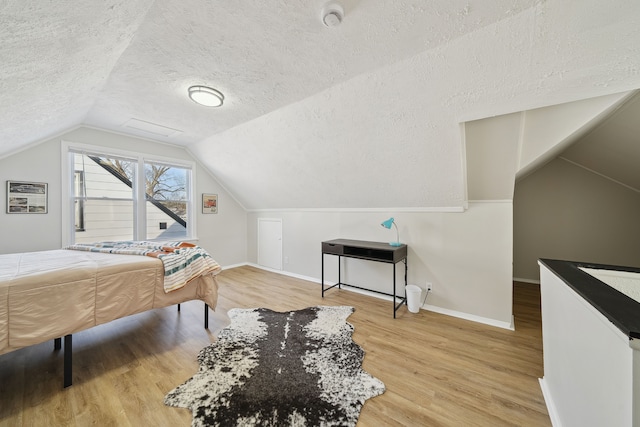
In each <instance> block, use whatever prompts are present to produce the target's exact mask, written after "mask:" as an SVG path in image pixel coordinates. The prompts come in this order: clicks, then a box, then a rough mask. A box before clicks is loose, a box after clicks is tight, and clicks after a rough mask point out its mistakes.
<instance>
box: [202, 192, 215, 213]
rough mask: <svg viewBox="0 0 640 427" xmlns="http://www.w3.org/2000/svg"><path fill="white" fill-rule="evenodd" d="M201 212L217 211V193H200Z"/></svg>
mask: <svg viewBox="0 0 640 427" xmlns="http://www.w3.org/2000/svg"><path fill="white" fill-rule="evenodd" d="M202 213H203V214H217V213H218V195H217V194H206V193H203V194H202Z"/></svg>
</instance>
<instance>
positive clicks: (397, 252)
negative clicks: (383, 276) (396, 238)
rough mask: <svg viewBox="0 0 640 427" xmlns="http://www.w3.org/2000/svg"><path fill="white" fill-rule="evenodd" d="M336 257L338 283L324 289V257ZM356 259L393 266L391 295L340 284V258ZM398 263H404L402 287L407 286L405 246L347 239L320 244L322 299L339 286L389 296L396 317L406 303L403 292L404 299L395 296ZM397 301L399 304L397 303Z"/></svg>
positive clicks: (405, 295) (405, 296) (405, 294)
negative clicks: (327, 292) (330, 290)
mask: <svg viewBox="0 0 640 427" xmlns="http://www.w3.org/2000/svg"><path fill="white" fill-rule="evenodd" d="M325 254H328V255H336V256H337V257H338V283H336V284H334V285H331V286H329V287H328V288H325V286H324V255H325ZM341 257H345V258H358V259H365V260H369V261H377V262H386V263H388V264H393V294H389V293H386V292H380V291H375V290H373V289H367V288H362V287H359V286H354V285H349V284H347V283H342V279H341V276H340V270H341V262H340V258H341ZM400 261H404V285H405V287H406V286H407V245H404V244H402V245H400V246H391V245H390V244H388V243H381V242H365V241H362V240H347V239H335V240H328V241H326V242H322V279H321V280H322V283H321V284H322V298H324V293H325V291H328V290H329V289H331V288H334V287H336V286H337V287H338V288H339V289H340V288H341V285H345V286H350V287H352V288H357V289H362V290H365V291H369V292H375V293H378V294H383V295H389V296H392V297H393V318H394V319H395V317H396V311H398V308H400V307H401V306H402V304H406V303H407V293H406V290H405V292H404V297H399V296H397V295H396V264H397V263H399V262H400ZM398 301H399V302H398Z"/></svg>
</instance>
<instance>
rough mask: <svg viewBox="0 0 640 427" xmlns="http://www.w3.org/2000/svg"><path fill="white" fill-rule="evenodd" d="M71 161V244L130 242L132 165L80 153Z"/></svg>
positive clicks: (116, 159) (132, 206)
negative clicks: (102, 241)
mask: <svg viewBox="0 0 640 427" xmlns="http://www.w3.org/2000/svg"><path fill="white" fill-rule="evenodd" d="M73 158H74V175H73V176H74V182H73V193H74V194H73V197H74V200H73V202H74V210H75V212H74V223H75V239H74V241H75V242H76V243H91V242H97V241H101V240H132V239H133V237H134V224H135V212H134V203H133V188H132V187H133V182H134V181H135V176H134V173H135V167H134V166H135V162H133V161H131V160H126V159H118V158H110V157H106V156H101V155H92V154H81V153H74V156H73Z"/></svg>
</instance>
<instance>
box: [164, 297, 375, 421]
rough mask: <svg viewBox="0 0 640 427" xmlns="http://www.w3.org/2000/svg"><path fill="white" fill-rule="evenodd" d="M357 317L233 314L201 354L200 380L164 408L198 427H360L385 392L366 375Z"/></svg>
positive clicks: (315, 312) (344, 311) (328, 312)
mask: <svg viewBox="0 0 640 427" xmlns="http://www.w3.org/2000/svg"><path fill="white" fill-rule="evenodd" d="M352 312H353V307H311V308H305V309H304V310H298V311H290V312H286V313H278V312H275V311H271V310H268V309H265V308H257V309H232V310H230V311H229V317H230V318H231V324H230V325H229V326H228V327H226V328H225V329H223V330H222V331H221V332H220V335H219V337H218V340H217V341H216V342H214V343H213V344H211V345H209V346H207V347H205V348H204V349H202V350H201V351H200V354H199V355H198V361H199V362H200V369H199V371H198V373H196V374H195V375H194V376H193V377H192V378H190V379H189V380H187V381H186V382H185V383H184V384H182V385H180V386H178V387H176V388H175V389H174V390H172V391H171V392H169V394H167V396H166V397H165V404H167V405H170V406H178V407H184V408H189V409H191V410H192V412H193V424H192V425H193V426H215V425H220V426H233V425H238V426H252V425H259V426H355V425H356V422H357V421H358V416H359V415H360V409H361V408H362V405H363V404H364V402H365V401H366V400H367V399H369V398H371V397H374V396H377V395H379V394H382V393H383V392H384V390H385V388H384V384H383V383H382V382H381V381H380V380H378V379H377V378H374V377H372V376H371V375H369V374H368V373H367V372H365V371H363V370H362V368H361V365H362V359H363V357H364V351H363V350H362V348H360V346H358V345H357V344H356V343H355V342H353V340H352V338H351V335H352V334H353V326H352V325H351V324H349V323H347V321H346V319H347V317H349V315H350V314H351V313H352Z"/></svg>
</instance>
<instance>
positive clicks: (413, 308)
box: [404, 285, 422, 313]
mask: <svg viewBox="0 0 640 427" xmlns="http://www.w3.org/2000/svg"><path fill="white" fill-rule="evenodd" d="M404 290H405V292H406V294H407V306H408V308H409V311H410V312H412V313H418V312H420V296H421V295H422V289H420V288H419V287H417V286H416V285H407V287H405V288H404Z"/></svg>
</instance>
